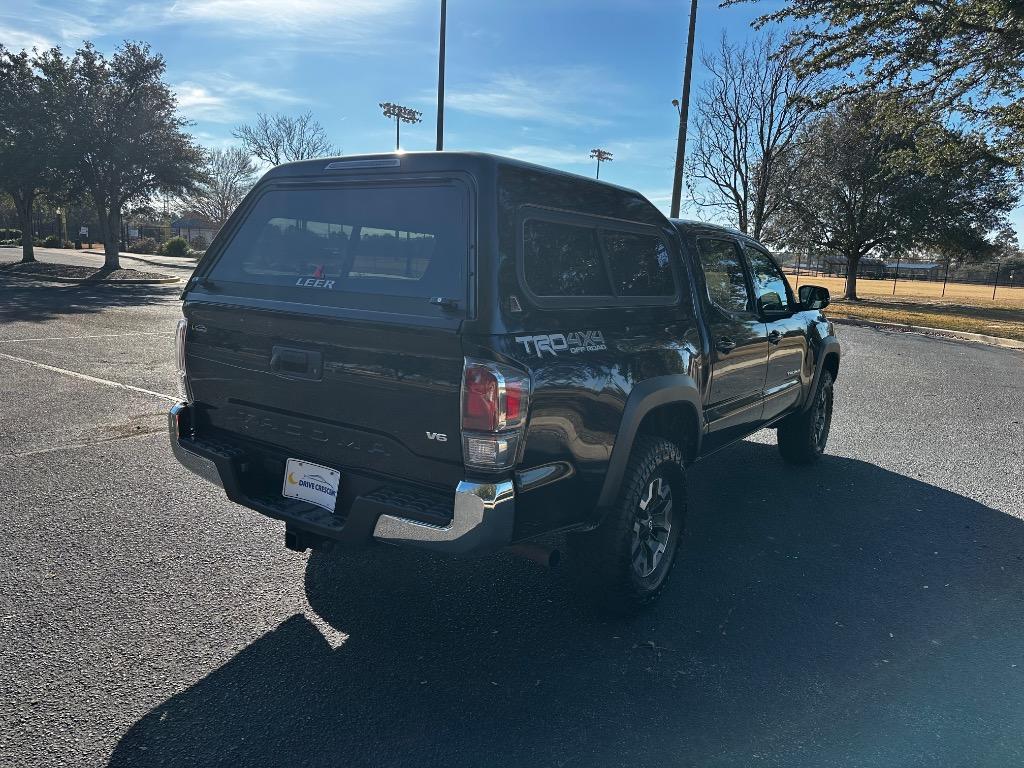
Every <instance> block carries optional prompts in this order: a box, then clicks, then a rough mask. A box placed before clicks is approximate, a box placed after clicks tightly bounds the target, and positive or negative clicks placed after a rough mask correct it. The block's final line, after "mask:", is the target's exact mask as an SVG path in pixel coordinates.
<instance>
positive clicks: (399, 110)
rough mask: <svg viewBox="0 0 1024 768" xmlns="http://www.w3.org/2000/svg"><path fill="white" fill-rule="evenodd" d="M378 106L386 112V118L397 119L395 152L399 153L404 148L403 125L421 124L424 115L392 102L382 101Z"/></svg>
mask: <svg viewBox="0 0 1024 768" xmlns="http://www.w3.org/2000/svg"><path fill="white" fill-rule="evenodd" d="M378 106H379V107H380V108H381V110H382V111H383V112H384V117H393V118H395V151H396V152H398V151H399V150H400V149H401V148H402V143H401V139H402V137H401V127H402V123H421V122H423V113H422V112H417V111H416V110H415V109H410V108H409V107H403V106H402V105H401V104H394V103H392V102H390V101H382V102H381V103H380V104H378Z"/></svg>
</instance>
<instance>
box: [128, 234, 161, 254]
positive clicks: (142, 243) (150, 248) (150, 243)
mask: <svg viewBox="0 0 1024 768" xmlns="http://www.w3.org/2000/svg"><path fill="white" fill-rule="evenodd" d="M158 251H159V247H158V246H157V242H156V240H154V239H153V238H152V237H140V238H139V239H138V240H135V241H133V242H131V243H129V245H128V253H149V254H154V253H157V252H158Z"/></svg>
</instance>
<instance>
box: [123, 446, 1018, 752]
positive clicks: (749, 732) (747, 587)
mask: <svg viewBox="0 0 1024 768" xmlns="http://www.w3.org/2000/svg"><path fill="white" fill-rule="evenodd" d="M690 494H691V510H690V525H689V536H688V538H687V540H686V543H685V549H684V552H683V554H684V557H683V559H682V560H681V561H680V562H679V563H678V565H677V568H676V571H675V573H674V574H673V583H672V584H671V586H670V588H669V590H668V591H667V593H666V594H665V595H664V599H663V600H662V602H661V603H660V604H659V605H658V606H657V607H656V608H655V609H654V610H653V611H651V612H650V613H648V614H646V615H644V616H641V617H639V618H636V619H633V620H628V621H609V620H605V619H601V618H599V617H596V616H595V615H593V614H592V613H590V612H589V611H588V610H586V609H585V608H582V607H580V606H579V604H578V600H577V598H576V597H575V596H574V594H573V592H572V591H571V589H570V586H569V583H568V582H569V579H568V577H567V576H566V575H565V574H559V573H552V574H549V573H547V572H544V571H542V570H541V569H540V568H539V567H537V566H534V565H533V564H531V563H526V562H521V561H514V560H511V559H508V558H505V557H500V558H492V559H485V560H478V561H453V560H446V559H439V558H433V557H430V556H424V555H421V554H416V553H410V552H400V551H395V550H391V549H385V548H379V549H376V550H373V551H372V552H365V553H360V554H345V553H341V554H338V553H335V554H331V555H323V554H314V555H312V556H311V557H310V559H309V563H308V567H307V574H306V590H307V595H308V599H309V603H310V605H311V606H312V608H313V610H314V611H315V612H316V614H318V615H319V617H321V618H322V620H323V621H325V622H327V624H329V625H330V627H328V631H327V632H326V633H324V632H322V631H321V629H318V628H317V626H315V625H314V623H312V622H311V621H310V620H309V619H307V618H306V617H305V616H303V615H301V614H297V615H296V616H294V617H292V618H291V619H289V620H287V621H285V622H284V623H283V624H281V625H280V626H279V627H277V628H276V629H275V630H273V631H271V632H269V633H268V634H266V635H265V636H263V637H262V638H260V639H259V640H257V641H256V642H254V643H253V644H252V645H250V646H249V647H248V648H246V649H244V650H243V651H242V652H240V653H239V654H238V655H237V656H236V657H235V658H234V659H232V660H231V661H230V662H228V663H227V664H226V665H224V666H223V667H221V668H220V669H218V670H216V671H215V672H213V673H211V674H210V675H208V676H207V677H206V678H204V679H203V680H201V681H200V682H198V683H196V684H195V685H194V686H193V687H191V688H190V689H188V690H186V691H184V692H182V693H181V694H179V695H176V696H174V697H172V698H171V699H169V700H168V701H166V702H165V703H163V704H161V705H160V706H158V707H157V708H155V709H154V710H152V711H151V712H149V713H148V714H147V715H145V716H144V717H143V718H142V719H141V720H139V721H138V722H137V723H135V725H133V726H132V727H131V729H130V730H129V731H128V732H127V734H126V735H125V736H124V737H123V738H122V739H121V741H120V743H119V744H118V746H117V749H116V751H115V753H114V755H113V758H112V760H111V765H115V766H127V765H172V766H174V765H182V766H184V765H211V764H219V763H225V764H232V765H257V764H258V765H285V764H296V765H325V766H326V765H332V766H334V765H346V766H349V765H399V764H407V765H417V766H421V765H445V766H455V765H467V766H480V765H581V766H595V765H624V764H630V765H656V764H666V765H668V764H671V765H681V764H686V765H689V764H693V765H712V764H713V765H737V766H744V765H750V764H759V765H760V764H767V765H786V766H792V765H809V766H812V765H813V766H818V765H835V764H843V765H857V766H865V765H879V766H889V765H896V764H899V765H917V764H921V765H926V764H944V765H952V764H972V765H977V764H992V765H1010V764H1020V760H1021V756H1022V755H1024V685H1022V682H1024V678H1022V675H1024V633H1022V632H1021V630H1020V627H1021V626H1022V620H1024V599H1022V598H1024V587H1022V585H1024V580H1022V579H1021V577H1022V575H1024V561H1022V554H1021V553H1024V525H1022V522H1021V520H1019V519H1017V518H1015V517H1012V516H1010V515H1007V514H1004V513H1002V512H999V511H996V510H993V509H991V508H988V507H986V506H983V505H982V504H979V503H977V502H975V501H972V500H970V499H967V498H965V497H962V496H958V495H956V494H954V493H951V492H949V491H946V490H943V489H940V488H937V487H935V486H933V485H929V484H927V483H923V482H919V481H917V480H913V479H911V478H907V477H903V476H901V475H898V474H894V473H892V472H889V471H886V470H883V469H881V468H879V467H877V466H874V465H871V464H867V463H865V462H861V461H857V460H854V459H846V458H839V457H826V458H825V459H823V461H822V462H821V463H820V464H819V465H818V466H817V467H815V468H810V469H795V468H790V467H786V466H785V465H783V464H782V463H781V461H780V460H779V459H778V458H777V454H776V451H775V448H774V446H769V445H762V444H756V443H750V442H745V443H743V444H741V445H739V446H737V447H735V448H733V449H731V450H729V451H727V452H725V453H723V454H721V455H719V456H717V457H714V458H712V459H709V460H708V461H706V462H703V463H702V464H700V465H697V466H696V467H694V468H693V469H692V470H691V485H690ZM330 628H334V629H335V630H337V632H338V634H334V633H333V632H332V631H331V629H330ZM341 633H343V635H342V634H341ZM328 637H332V642H328V639H327V638H328ZM338 643H340V645H338ZM332 645H334V646H337V647H332ZM968 756H969V757H968Z"/></svg>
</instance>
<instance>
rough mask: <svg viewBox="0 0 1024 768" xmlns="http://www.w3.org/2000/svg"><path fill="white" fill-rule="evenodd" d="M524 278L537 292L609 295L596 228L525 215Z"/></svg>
mask: <svg viewBox="0 0 1024 768" xmlns="http://www.w3.org/2000/svg"><path fill="white" fill-rule="evenodd" d="M523 257H524V264H523V266H524V271H525V273H526V282H527V284H528V285H529V286H530V290H531V291H533V292H534V293H535V294H536V295H537V296H611V295H612V289H611V285H610V284H609V282H608V273H607V272H606V271H605V268H604V259H603V258H602V257H601V250H600V248H599V247H598V244H597V229H595V228H593V227H585V226H576V225H574V224H565V223H562V222H559V221H543V220H541V219H528V220H527V221H526V222H525V224H524V227H523Z"/></svg>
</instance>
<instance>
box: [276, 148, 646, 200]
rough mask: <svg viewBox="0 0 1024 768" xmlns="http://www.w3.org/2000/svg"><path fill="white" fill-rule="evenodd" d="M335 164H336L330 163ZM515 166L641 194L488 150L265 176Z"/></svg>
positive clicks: (301, 165) (280, 169)
mask: <svg viewBox="0 0 1024 768" xmlns="http://www.w3.org/2000/svg"><path fill="white" fill-rule="evenodd" d="M330 166H333V167H330ZM486 166H489V167H492V168H494V167H497V166H514V167H517V168H522V169H524V170H530V171H534V172H538V173H546V174H550V175H552V176H562V177H566V178H570V179H577V180H579V181H581V182H586V183H588V184H600V185H602V186H605V187H610V188H613V189H619V190H622V191H623V192H629V193H630V194H633V195H638V194H640V193H639V192H637V191H636V190H635V189H631V188H629V187H623V186H621V185H619V184H610V183H609V182H607V181H604V180H602V179H593V178H591V177H589V176H583V175H581V174H578V173H569V172H568V171H560V170H557V169H555V168H548V167H547V166H544V165H537V164H536V163H528V162H526V161H524V160H516V159H515V158H512V157H505V156H503V155H495V154H491V153H489V152H448V151H444V152H381V153H376V154H366V155H342V156H337V157H318V158H316V159H313V160H299V161H297V162H293V163H284V164H282V165H278V166H276V167H274V168H271V169H270V170H269V171H267V172H266V174H264V176H263V179H264V180H270V179H280V178H293V177H300V176H301V177H309V176H321V175H323V174H329V173H332V172H337V173H341V172H344V171H346V170H351V171H358V170H363V171H365V170H367V169H371V168H376V169H383V168H388V167H393V168H396V169H400V170H402V171H441V170H446V171H473V170H476V169H479V168H482V167H486Z"/></svg>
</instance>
